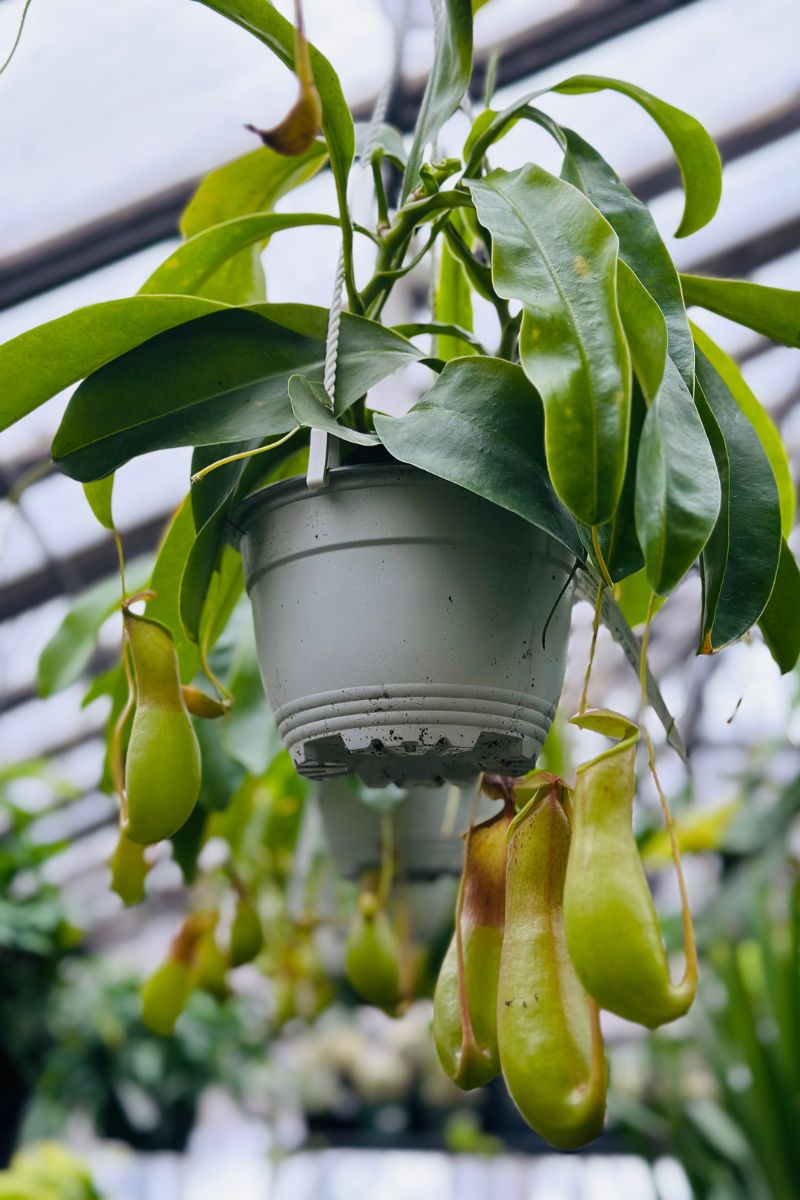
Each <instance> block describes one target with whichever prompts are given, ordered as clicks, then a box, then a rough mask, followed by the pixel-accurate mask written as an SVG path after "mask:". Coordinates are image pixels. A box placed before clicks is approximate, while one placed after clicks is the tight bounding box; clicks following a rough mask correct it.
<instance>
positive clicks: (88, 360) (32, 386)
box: [0, 296, 226, 431]
mask: <svg viewBox="0 0 800 1200" xmlns="http://www.w3.org/2000/svg"><path fill="white" fill-rule="evenodd" d="M225 307H226V306H225V305H223V304H217V303H215V301H213V300H200V299H197V298H195V297H189V296H131V297H130V298H129V299H127V300H109V301H107V302H106V303H105V304H90V305H89V306H88V307H86V308H78V309H76V310H75V312H72V313H70V314H69V315H68V316H66V317H59V318H57V319H56V320H55V321H47V322H46V323H45V324H44V325H38V326H37V327H36V328H35V329H30V330H28V332H27V333H21V334H19V336H18V337H15V338H12V339H11V341H9V342H6V343H5V344H4V345H2V346H0V378H2V381H3V386H2V390H1V391H0V431H2V430H3V429H7V428H8V426H9V425H13V424H14V422H15V421H19V419H20V418H21V417H24V416H25V415H26V414H27V413H29V412H32V411H33V410H34V409H35V408H38V407H39V405H40V404H43V403H44V401H45V400H49V399H50V397H51V396H55V395H57V394H58V392H61V391H63V390H64V388H66V387H69V386H70V384H72V383H76V382H77V381H78V380H79V379H83V378H84V376H86V375H90V374H91V373H92V371H96V370H98V369H99V368H100V367H102V366H104V365H105V364H106V363H109V362H111V361H112V360H113V359H115V358H118V357H119V356H120V355H121V354H125V353H126V352H127V351H128V350H132V349H133V348H134V347H135V346H139V345H141V343H142V342H144V341H147V339H148V338H152V337H155V336H156V335H157V334H159V333H163V332H164V331H165V330H168V329H174V328H175V327H176V326H178V325H182V324H184V323H185V322H187V321H194V320H195V319H196V318H197V317H203V316H207V315H208V314H210V313H215V312H220V311H222V310H224V309H225Z"/></svg>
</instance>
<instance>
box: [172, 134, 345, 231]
mask: <svg viewBox="0 0 800 1200" xmlns="http://www.w3.org/2000/svg"><path fill="white" fill-rule="evenodd" d="M326 158H327V151H326V149H325V147H324V146H323V144H322V143H321V142H314V144H313V145H312V146H311V147H310V148H309V149H308V150H306V151H305V153H304V154H300V155H297V156H295V157H292V158H288V157H286V155H283V154H277V153H276V152H275V151H274V150H270V148H269V147H268V146H262V147H261V148H260V149H258V150H251V151H250V153H249V154H243V155H242V156H241V157H240V158H235V159H233V161H232V162H229V163H225V165H224V166H222V167H217V169H216V170H215V171H211V172H210V173H209V174H208V175H206V177H205V178H204V179H203V180H202V182H201V183H200V185H199V186H198V188H197V191H196V192H195V193H194V195H193V196H192V198H191V200H190V201H189V203H188V204H187V206H186V208H185V209H184V210H183V215H182V216H181V220H180V230H181V233H182V234H183V236H184V237H185V238H191V237H194V236H195V234H197V233H202V232H203V231H204V230H206V229H210V228H211V226H212V225H222V224H223V223H224V222H226V221H233V220H235V218H236V217H243V216H244V215H245V214H246V213H257V212H267V211H268V210H270V209H271V208H272V207H273V206H274V205H275V203H276V202H277V201H278V200H280V198H281V196H285V195H287V193H288V192H291V191H293V190H294V188H296V187H299V186H300V184H301V183H305V182H306V181H307V180H308V179H311V178H312V176H314V175H316V173H317V171H319V169H320V167H322V166H323V165H324V163H325V159H326Z"/></svg>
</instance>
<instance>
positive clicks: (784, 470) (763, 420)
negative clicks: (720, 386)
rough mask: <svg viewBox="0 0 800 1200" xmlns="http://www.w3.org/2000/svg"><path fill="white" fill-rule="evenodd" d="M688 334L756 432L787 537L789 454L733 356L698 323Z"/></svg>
mask: <svg viewBox="0 0 800 1200" xmlns="http://www.w3.org/2000/svg"><path fill="white" fill-rule="evenodd" d="M692 333H693V334H694V340H695V342H696V343H697V346H698V348H699V349H700V350H702V352H703V354H704V355H705V356H706V358H707V359H708V361H709V363H710V364H711V366H712V367H713V368H714V370H715V371H716V372H717V374H718V375H719V376H720V377H721V378H722V379H723V380H724V382H725V384H726V386H727V388H728V391H729V392H730V393H731V395H732V396H733V398H734V400H735V401H736V403H737V404H738V405H739V408H740V409H741V410H742V412H743V413H744V415H745V416H746V417H747V419H748V421H749V422H750V424H751V425H752V426H753V428H754V429H755V431H756V433H757V435H758V440H759V441H760V442H761V446H762V448H763V450H764V453H765V454H766V456H767V458H768V459H769V464H770V466H771V467H772V472H773V474H774V476H775V482H776V484H777V485H778V495H779V496H780V502H781V529H782V530H783V536H784V537H788V536H789V534H790V533H791V531H792V529H793V527H794V519H795V513H796V508H797V499H796V495H795V489H794V480H793V479H792V472H791V467H790V466H789V456H788V454H787V453H786V447H785V446H784V444H783V442H782V441H781V435H780V433H779V432H778V430H777V428H776V427H775V425H774V423H773V422H772V420H771V418H770V416H769V414H768V413H767V412H766V411H765V410H764V408H763V407H762V405H761V404H760V403H759V402H758V400H757V399H756V397H755V396H754V395H753V393H752V392H751V390H750V388H749V387H748V386H747V384H746V383H745V381H744V378H743V376H742V373H741V371H740V370H739V368H738V366H737V365H736V363H735V362H734V361H733V359H732V358H731V357H730V356H729V355H728V354H726V353H725V351H724V350H722V349H720V347H719V346H718V345H717V344H716V343H715V342H712V340H711V338H710V337H709V336H708V334H707V333H704V331H703V330H702V329H699V328H698V326H696V325H692Z"/></svg>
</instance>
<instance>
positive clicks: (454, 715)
mask: <svg viewBox="0 0 800 1200" xmlns="http://www.w3.org/2000/svg"><path fill="white" fill-rule="evenodd" d="M275 716H276V722H277V725H278V729H279V731H280V734H281V737H282V738H283V740H284V742H285V744H286V746H287V748H288V750H289V752H290V754H291V756H292V760H293V762H294V764H295V768H296V769H297V771H298V773H299V774H300V775H304V776H306V777H307V778H309V779H331V778H333V777H335V776H337V775H345V774H348V773H350V772H353V773H355V774H357V775H358V776H359V777H360V778H361V779H362V780H363V781H364V783H366V784H367V785H368V786H370V787H383V786H384V785H386V784H389V783H393V784H397V785H398V786H400V787H403V786H408V785H411V784H414V783H425V784H443V783H456V784H461V785H465V784H468V783H470V782H472V781H473V780H474V779H475V778H476V777H477V776H478V775H479V774H480V773H481V772H482V771H488V772H491V773H494V774H500V775H524V774H525V773H526V772H527V771H529V770H531V769H532V767H533V766H535V763H536V759H537V757H538V755H539V752H540V750H541V748H542V743H543V742H544V739H545V737H546V735H547V730H548V729H549V727H550V723H551V721H552V719H553V716H554V706H553V705H552V704H547V703H546V701H544V700H541V699H539V698H538V697H537V696H532V695H530V694H525V693H522V692H512V691H506V690H504V689H501V688H477V687H476V688H471V687H465V686H454V685H451V684H433V683H424V684H418V685H413V684H411V685H410V684H403V685H397V686H391V685H387V686H384V687H377V688H367V687H360V688H344V689H342V690H340V691H336V692H323V693H319V694H317V695H315V696H306V697H304V698H303V699H302V700H295V701H292V702H291V703H290V704H285V705H284V706H283V707H282V708H281V709H279V710H278V712H277V713H276V714H275Z"/></svg>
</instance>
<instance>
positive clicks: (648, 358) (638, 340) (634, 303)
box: [617, 259, 667, 404]
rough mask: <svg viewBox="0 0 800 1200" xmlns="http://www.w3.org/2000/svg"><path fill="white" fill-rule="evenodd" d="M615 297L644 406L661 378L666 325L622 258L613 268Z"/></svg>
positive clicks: (652, 396)
mask: <svg viewBox="0 0 800 1200" xmlns="http://www.w3.org/2000/svg"><path fill="white" fill-rule="evenodd" d="M617 296H618V299H619V315H620V317H621V318H622V327H623V329H624V330H625V337H626V338H627V340H628V347H629V349H630V352H631V360H632V362H633V372H634V374H635V376H636V378H637V379H638V381H639V384H640V386H641V388H642V392H643V393H644V395H645V397H646V399H647V402H648V404H652V402H653V400H655V398H656V395H657V393H658V389H659V388H660V387H661V381H662V379H663V378H664V367H665V366H666V362H667V324H666V321H665V320H664V315H663V313H662V312H661V309H660V308H659V307H658V305H657V304H656V302H655V300H654V299H653V297H652V296H651V295H650V293H649V292H648V290H647V288H646V287H645V286H644V284H643V283H642V282H641V280H640V279H639V277H638V276H637V275H634V273H633V271H632V270H631V269H630V267H629V266H628V265H627V263H625V262H623V260H622V259H620V260H619V263H618V265H617Z"/></svg>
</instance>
